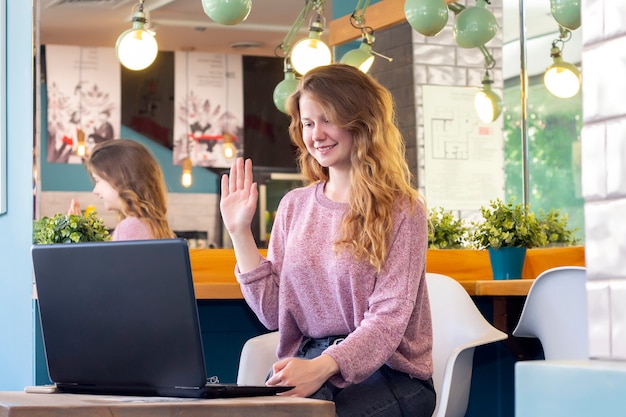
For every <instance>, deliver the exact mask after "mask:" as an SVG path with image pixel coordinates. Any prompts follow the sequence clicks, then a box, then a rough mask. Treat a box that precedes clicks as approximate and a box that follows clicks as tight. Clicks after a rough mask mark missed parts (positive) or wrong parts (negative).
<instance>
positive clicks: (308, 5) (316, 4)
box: [274, 0, 325, 57]
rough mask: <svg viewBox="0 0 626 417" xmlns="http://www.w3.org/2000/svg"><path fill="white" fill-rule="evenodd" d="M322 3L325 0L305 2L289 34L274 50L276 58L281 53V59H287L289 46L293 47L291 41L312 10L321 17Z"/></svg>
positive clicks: (307, 0)
mask: <svg viewBox="0 0 626 417" xmlns="http://www.w3.org/2000/svg"><path fill="white" fill-rule="evenodd" d="M324 2H325V0H306V2H305V3H304V7H303V8H302V10H301V11H300V14H299V15H298V17H297V18H296V20H295V21H294V22H293V25H292V26H291V29H289V32H287V34H286V35H285V38H284V39H283V41H282V42H281V44H280V45H278V46H277V47H276V48H275V50H274V53H275V55H276V56H280V55H279V53H278V51H282V53H283V57H287V56H288V55H289V52H290V51H291V46H292V45H293V40H294V38H295V37H296V35H297V34H298V32H300V29H302V24H303V23H304V21H305V19H306V18H307V16H309V14H310V13H311V12H312V11H313V10H316V11H317V13H318V15H321V13H322V11H323V9H324Z"/></svg>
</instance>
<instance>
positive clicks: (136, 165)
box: [68, 139, 176, 240]
mask: <svg viewBox="0 0 626 417" xmlns="http://www.w3.org/2000/svg"><path fill="white" fill-rule="evenodd" d="M85 167H86V168H87V171H88V172H89V174H90V175H91V177H92V178H93V181H94V183H95V186H94V189H93V193H94V194H95V195H97V196H98V197H100V199H102V202H103V203H104V207H105V208H106V209H107V210H113V211H116V212H117V214H118V219H119V223H118V225H117V227H116V228H115V230H114V231H113V234H112V236H111V238H112V240H142V239H167V238H174V237H176V236H175V235H174V232H172V230H171V229H170V227H169V225H168V222H167V193H166V187H165V180H164V179H163V173H162V171H161V167H160V166H159V164H158V163H157V162H156V160H155V159H154V157H153V156H152V154H151V153H150V152H149V151H148V149H147V148H146V147H145V146H143V145H141V144H140V143H138V142H135V141H133V140H130V139H117V140H110V141H105V142H102V143H100V144H99V145H97V146H96V147H95V148H94V149H93V150H92V152H91V155H90V156H89V158H88V159H87V160H86V161H85ZM68 213H69V214H80V213H81V210H80V204H79V202H78V201H77V200H75V199H72V202H71V205H70V209H69V211H68Z"/></svg>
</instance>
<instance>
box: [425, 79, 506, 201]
mask: <svg viewBox="0 0 626 417" xmlns="http://www.w3.org/2000/svg"><path fill="white" fill-rule="evenodd" d="M422 89H423V90H422V91H423V96H424V107H423V109H424V155H425V157H424V165H425V174H426V176H425V191H426V201H427V202H428V206H429V207H443V208H445V209H447V210H478V209H480V207H481V206H484V205H488V204H489V200H492V199H495V198H503V197H504V149H503V148H504V135H503V130H502V116H500V117H499V118H498V119H497V120H496V121H495V122H493V123H483V122H481V121H480V119H479V118H478V116H477V114H476V111H475V109H474V95H475V94H476V92H477V91H478V90H477V88H475V87H447V86H434V85H424V86H423V87H422Z"/></svg>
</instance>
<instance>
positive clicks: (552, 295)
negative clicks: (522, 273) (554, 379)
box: [513, 266, 589, 360]
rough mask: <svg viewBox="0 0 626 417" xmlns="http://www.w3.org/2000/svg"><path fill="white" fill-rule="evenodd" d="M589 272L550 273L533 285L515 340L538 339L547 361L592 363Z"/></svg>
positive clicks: (572, 268)
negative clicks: (588, 309) (523, 338)
mask: <svg viewBox="0 0 626 417" xmlns="http://www.w3.org/2000/svg"><path fill="white" fill-rule="evenodd" d="M586 282H587V276H586V270H585V268H584V267H580V266H563V267H558V268H552V269H548V270H547V271H544V272H543V273H541V274H540V275H539V276H538V277H537V278H536V279H535V281H534V282H533V284H532V286H531V287H530V291H528V296H527V297H526V301H525V302H524V307H523V309H522V314H521V315H520V318H519V321H518V323H517V326H516V327H515V330H513V336H517V337H536V338H537V339H539V342H541V346H542V347H543V353H544V357H545V358H546V359H547V360H568V359H588V358H589V346H588V339H587V292H586Z"/></svg>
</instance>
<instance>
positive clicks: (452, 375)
mask: <svg viewBox="0 0 626 417" xmlns="http://www.w3.org/2000/svg"><path fill="white" fill-rule="evenodd" d="M426 280H427V285H428V295H429V298H430V307H431V313H432V322H433V366H434V374H433V382H434V385H435V391H436V392H437V408H436V409H435V412H434V413H433V417H463V416H464V415H465V412H466V411H467V404H468V401H469V390H470V383H471V379H472V367H473V363H472V362H473V358H474V350H475V348H476V346H480V345H484V344H487V343H492V342H496V341H498V340H504V339H506V338H507V335H506V333H503V332H501V331H499V330H498V329H496V328H495V327H493V326H492V325H491V324H490V323H489V322H487V320H485V318H484V317H483V316H482V314H481V313H480V311H479V310H478V308H477V307H476V305H475V304H474V302H473V301H472V299H471V298H470V296H469V295H468V294H467V292H466V291H465V289H464V288H463V287H462V286H461V285H460V284H459V283H458V282H457V281H456V280H454V279H452V278H450V277H448V276H446V275H440V274H432V273H427V274H426ZM277 344H278V333H277V332H272V333H267V334H263V335H261V336H256V337H253V338H252V339H249V340H248V341H247V342H246V343H245V344H244V346H243V349H242V351H241V357H240V361H239V373H238V375H237V383H238V384H253V385H258V384H263V383H264V382H265V378H266V376H267V373H268V371H269V369H270V368H271V366H272V364H273V363H274V362H275V361H276V360H277V359H276V353H275V352H276V346H277Z"/></svg>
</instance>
